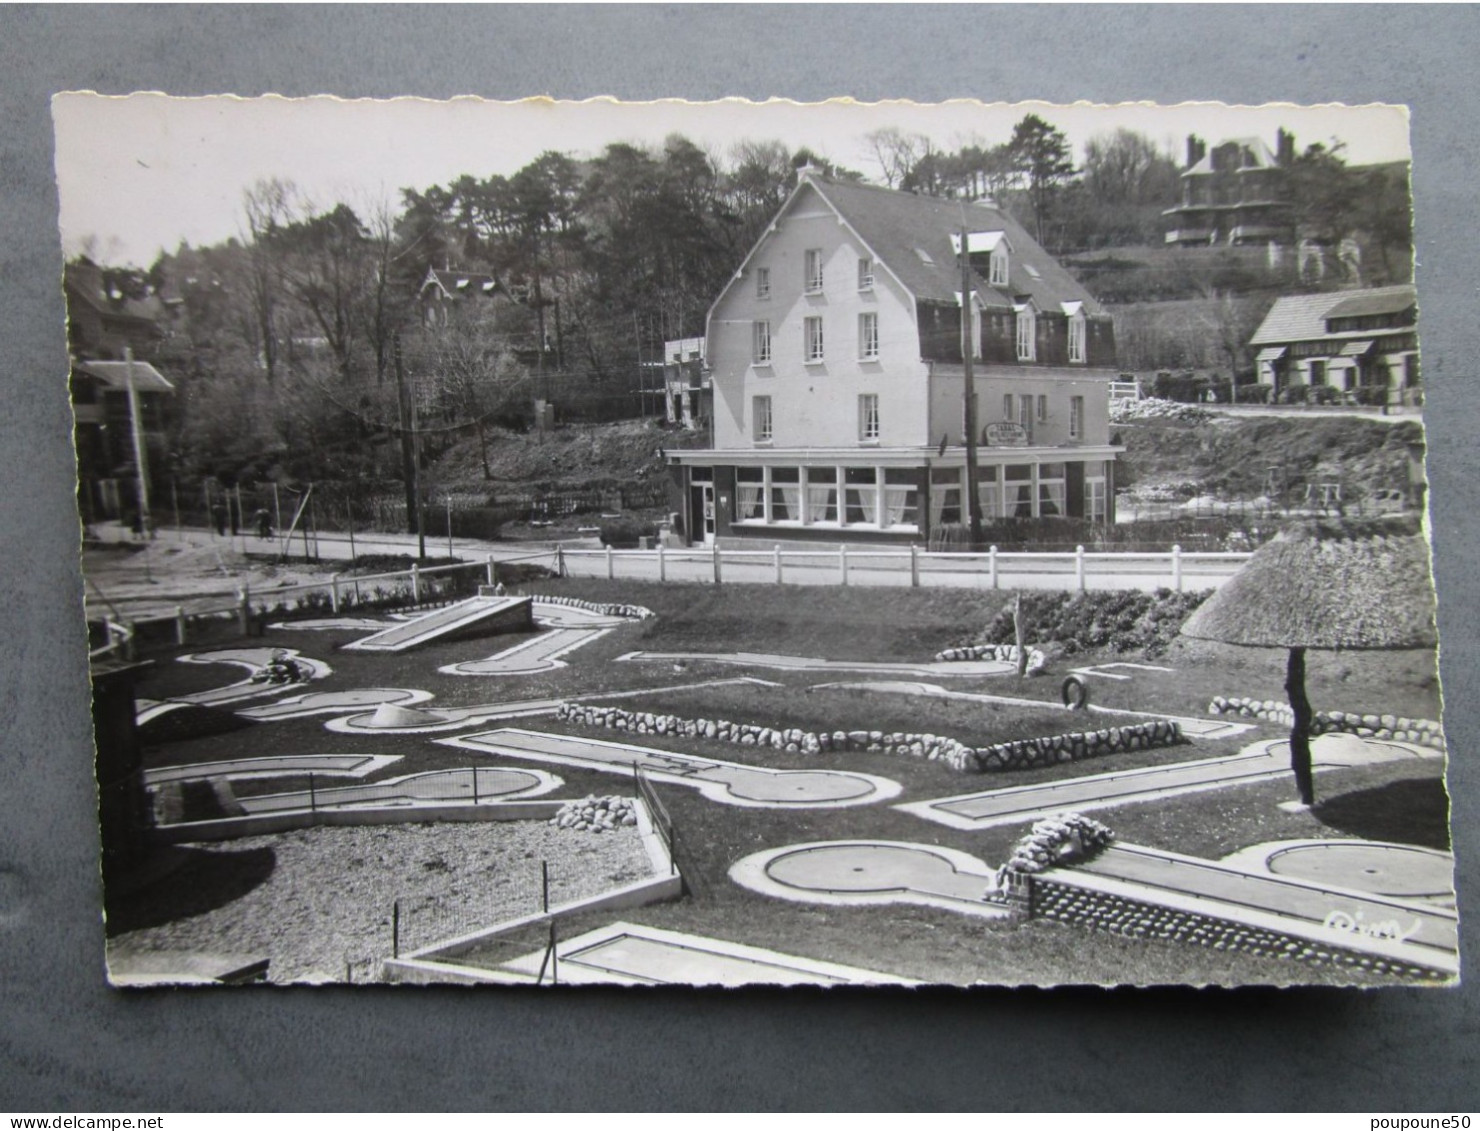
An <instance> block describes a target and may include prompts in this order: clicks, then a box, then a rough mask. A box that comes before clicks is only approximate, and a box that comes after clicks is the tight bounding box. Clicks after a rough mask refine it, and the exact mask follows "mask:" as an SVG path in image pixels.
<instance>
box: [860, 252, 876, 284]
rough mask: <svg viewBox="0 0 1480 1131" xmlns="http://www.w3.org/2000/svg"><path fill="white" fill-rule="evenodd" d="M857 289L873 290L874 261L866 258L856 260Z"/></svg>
mask: <svg viewBox="0 0 1480 1131" xmlns="http://www.w3.org/2000/svg"><path fill="white" fill-rule="evenodd" d="M858 289H859V290H861V291H871V290H873V289H874V261H873V260H872V259H869V258H868V257H866V256H864V257H860V258H859V260H858Z"/></svg>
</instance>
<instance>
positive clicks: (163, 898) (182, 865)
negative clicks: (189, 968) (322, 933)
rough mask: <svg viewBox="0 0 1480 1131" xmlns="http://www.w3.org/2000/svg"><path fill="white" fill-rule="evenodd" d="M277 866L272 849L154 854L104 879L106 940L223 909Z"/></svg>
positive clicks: (162, 850) (167, 850)
mask: <svg viewBox="0 0 1480 1131" xmlns="http://www.w3.org/2000/svg"><path fill="white" fill-rule="evenodd" d="M276 866H277V855H276V853H274V852H273V850H272V849H271V848H249V849H243V850H238V851H232V850H231V849H216V848H182V847H173V846H172V847H168V848H159V849H156V850H154V851H152V852H151V853H150V854H149V856H148V857H147V858H145V859H144V860H142V861H139V862H137V863H135V864H134V865H132V866H131V867H130V868H129V869H128V870H127V871H125V870H123V869H120V870H119V871H118V872H117V873H115V874H114V875H112V876H110V877H108V880H107V884H106V888H105V890H104V892H103V907H104V909H105V910H106V912H107V915H108V923H107V934H108V937H109V938H112V937H113V936H115V935H121V934H124V933H125V932H127V931H137V930H142V929H143V928H145V927H159V926H163V925H164V924H165V923H173V922H175V921H176V920H178V919H187V918H189V917H190V916H192V915H203V914H205V913H206V912H207V911H214V910H215V909H216V908H218V907H225V906H226V905H227V904H228V903H231V902H232V901H233V900H237V899H240V898H241V897H242V896H244V895H246V894H247V893H248V892H250V891H252V890H253V889H254V888H256V887H257V886H258V885H259V884H261V883H263V882H264V881H266V880H267V878H268V877H269V876H271V875H272V872H273V869H274V868H275V867H276Z"/></svg>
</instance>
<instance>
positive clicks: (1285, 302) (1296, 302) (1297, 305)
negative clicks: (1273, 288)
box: [1249, 283, 1418, 346]
mask: <svg viewBox="0 0 1480 1131" xmlns="http://www.w3.org/2000/svg"><path fill="white" fill-rule="evenodd" d="M1417 302H1418V293H1417V291H1415V290H1414V288H1413V285H1412V284H1411V283H1404V284H1400V285H1399V286H1395V287H1370V288H1368V289H1366V290H1361V291H1327V292H1326V293H1324V294H1316V295H1285V296H1284V297H1282V298H1278V299H1275V303H1274V305H1273V306H1272V307H1270V308H1269V313H1268V314H1266V315H1265V316H1264V321H1263V322H1262V323H1260V325H1259V329H1257V330H1256V331H1254V336H1253V337H1252V338H1250V339H1249V344H1250V345H1252V346H1260V345H1270V344H1273V343H1276V342H1304V341H1313V340H1315V339H1317V338H1325V337H1328V336H1329V334H1328V333H1327V331H1326V319H1327V318H1330V317H1331V316H1332V315H1333V314H1334V313H1335V312H1336V311H1337V310H1338V309H1341V308H1342V307H1347V308H1348V310H1349V311H1350V313H1348V312H1346V311H1343V313H1342V315H1341V316H1342V317H1346V318H1351V317H1356V316H1358V315H1359V314H1363V313H1366V314H1387V313H1394V312H1397V311H1402V310H1406V309H1408V307H1410V306H1413V305H1415V304H1416V303H1417ZM1395 304H1396V305H1395ZM1367 306H1371V307H1372V309H1370V310H1369V309H1365V308H1366V307H1367Z"/></svg>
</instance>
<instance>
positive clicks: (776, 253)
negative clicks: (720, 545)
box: [668, 168, 1121, 544]
mask: <svg viewBox="0 0 1480 1131" xmlns="http://www.w3.org/2000/svg"><path fill="white" fill-rule="evenodd" d="M963 233H964V237H965V238H964V240H963ZM962 257H964V258H965V260H966V264H965V266H966V268H967V281H968V283H969V285H968V286H967V287H966V288H965V293H964V294H963V285H962V267H963V264H962ZM963 318H964V319H966V326H967V330H968V333H967V334H965V335H963V333H962V323H963ZM707 330H708V333H707V337H706V353H707V361H708V367H709V374H710V382H711V390H712V397H713V437H714V438H713V447H712V448H709V449H702V450H687V451H678V452H670V453H668V459H669V462H670V471H671V474H672V476H673V486H674V490H675V496H676V497H675V504H676V505H675V510H676V511H678V513H679V515H680V517H681V520H682V524H683V529H684V531H685V533H686V535H687V538H688V540H689V541H690V542H702V543H711V544H712V543H714V542H715V541H716V540H718V539H726V540H729V541H731V542H734V541H740V540H745V541H756V542H761V543H764V544H774V543H778V542H788V541H805V542H814V543H815V542H819V541H826V542H834V543H851V542H894V543H913V542H928V540H929V539H930V537H931V533H932V531H934V530H939V529H940V528H941V527H943V526H947V525H952V524H958V523H963V522H965V521H966V518H967V503H966V500H967V496H966V494H965V492H966V491H967V490H968V489H972V488H974V489H975V490H976V491H977V493H978V497H979V499H980V501H981V507H982V514H983V518H984V521H985V522H986V523H989V524H990V523H994V522H1003V521H1010V520H1012V519H1016V518H1053V517H1072V518H1080V519H1089V520H1092V521H1097V522H1109V521H1111V520H1113V505H1114V504H1113V498H1114V489H1115V460H1116V457H1117V455H1118V454H1119V453H1120V451H1121V449H1120V448H1119V447H1117V446H1115V445H1113V444H1111V442H1110V438H1109V383H1110V381H1111V380H1112V379H1113V378H1114V377H1115V376H1116V368H1115V339H1114V330H1113V327H1112V325H1111V321H1110V318H1109V316H1108V315H1107V314H1106V313H1105V311H1104V310H1103V309H1102V308H1101V307H1100V305H1099V304H1098V303H1097V302H1096V301H1095V299H1094V298H1093V297H1092V296H1091V295H1090V294H1089V293H1088V292H1087V291H1086V290H1085V289H1084V288H1083V287H1082V286H1080V285H1079V284H1078V283H1077V282H1076V281H1075V280H1074V279H1073V278H1072V276H1070V275H1069V273H1068V272H1067V271H1065V270H1064V269H1063V268H1062V267H1061V266H1060V265H1059V264H1058V263H1057V262H1056V261H1054V259H1053V258H1052V257H1050V256H1049V255H1048V254H1047V253H1046V252H1044V251H1043V249H1042V248H1041V247H1039V246H1038V245H1037V244H1036V243H1035V242H1034V241H1033V239H1032V238H1031V237H1030V236H1029V235H1028V233H1027V232H1026V231H1025V230H1024V229H1023V228H1022V227H1021V226H1020V225H1018V224H1017V223H1016V222H1014V221H1013V220H1012V218H1011V217H1010V216H1008V215H1007V214H1006V213H1005V212H1004V211H1002V210H1001V209H999V208H997V207H995V206H993V205H992V204H990V203H985V202H975V203H962V202H960V201H954V200H943V199H937V198H934V197H928V196H918V195H914V194H912V193H907V192H897V191H893V190H890V189H884V188H877V187H874V186H870V185H863V184H858V183H854V182H846V181H836V180H831V179H829V178H825V177H823V176H820V175H818V174H817V173H816V172H815V171H814V170H812V169H810V168H804V169H802V170H801V171H800V172H799V175H798V184H797V187H796V188H795V189H794V190H793V192H792V194H791V196H790V197H789V198H788V199H787V201H786V202H785V204H783V206H782V208H781V210H780V211H779V212H778V214H777V215H776V217H775V218H774V219H773V220H772V222H771V223H770V225H769V226H768V228H767V230H766V231H765V233H764V234H763V235H762V237H761V238H760V240H759V242H758V243H757V244H756V246H755V247H754V248H753V249H752V250H751V252H750V254H749V255H747V256H746V258H745V260H744V261H743V262H742V263H741V264H740V265H739V266H738V268H737V269H736V271H735V274H734V276H733V277H732V278H731V280H730V282H729V283H728V284H727V285H726V287H725V288H724V290H723V291H722V292H721V293H720V295H719V297H718V298H717V299H716V300H715V302H714V304H713V306H712V307H711V308H710V311H709V317H708V324H707ZM963 342H968V343H969V347H968V348H969V349H970V350H971V355H972V361H973V389H974V392H975V399H976V413H975V417H976V421H977V428H978V436H977V439H978V442H979V444H980V447H979V449H978V469H977V476H976V483H975V484H968V483H967V482H966V447H965V443H966V435H965V365H964V358H963Z"/></svg>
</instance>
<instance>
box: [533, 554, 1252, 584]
mask: <svg viewBox="0 0 1480 1131" xmlns="http://www.w3.org/2000/svg"><path fill="white" fill-rule="evenodd" d="M1249 557H1250V555H1249V554H1248V553H1241V552H1222V551H1219V552H1201V551H1200V552H1195V553H1188V552H1184V551H1183V550H1182V549H1181V547H1179V546H1173V547H1172V549H1171V550H1170V551H1168V552H1165V553H1113V552H1095V553H1091V552H1089V551H1086V550H1085V549H1084V547H1083V546H1080V547H1078V548H1077V549H1075V550H1074V551H1073V552H1070V553H1037V552H1031V551H1029V552H1021V551H1008V552H1004V551H1000V550H998V549H997V548H996V547H995V546H993V547H992V548H990V549H989V550H987V551H986V552H985V553H973V554H962V553H931V552H928V551H925V550H921V549H919V548H918V547H915V546H910V547H905V548H900V549H885V548H871V547H862V548H860V547H857V546H846V545H845V546H839V547H837V548H836V549H831V548H830V549H817V550H810V549H809V550H797V549H783V548H782V547H781V546H779V545H778V546H773V547H772V548H770V549H764V550H738V549H729V548H726V549H720V548H718V547H683V548H674V547H664V546H659V547H658V548H657V549H655V550H613V549H612V548H610V547H606V548H604V549H599V550H597V549H582V550H575V549H566V548H563V547H561V548H558V549H557V550H556V551H555V559H556V560H555V569H556V572H558V573H559V574H561V576H564V577H605V578H610V579H613V580H616V579H624V578H625V579H629V580H644V581H710V582H713V583H714V584H721V583H723V582H741V583H748V584H756V583H762V584H764V583H771V584H776V585H785V584H791V585H858V586H895V587H905V586H908V587H912V588H921V587H935V588H980V589H1060V590H1080V591H1082V590H1086V589H1143V590H1154V589H1174V590H1178V591H1181V590H1184V589H1213V588H1217V587H1218V586H1220V585H1222V584H1223V583H1224V582H1225V581H1227V580H1228V579H1229V578H1230V577H1232V576H1233V574H1234V573H1236V572H1237V571H1238V569H1239V567H1240V566H1242V565H1243V564H1244V562H1246V561H1248V560H1249Z"/></svg>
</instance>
